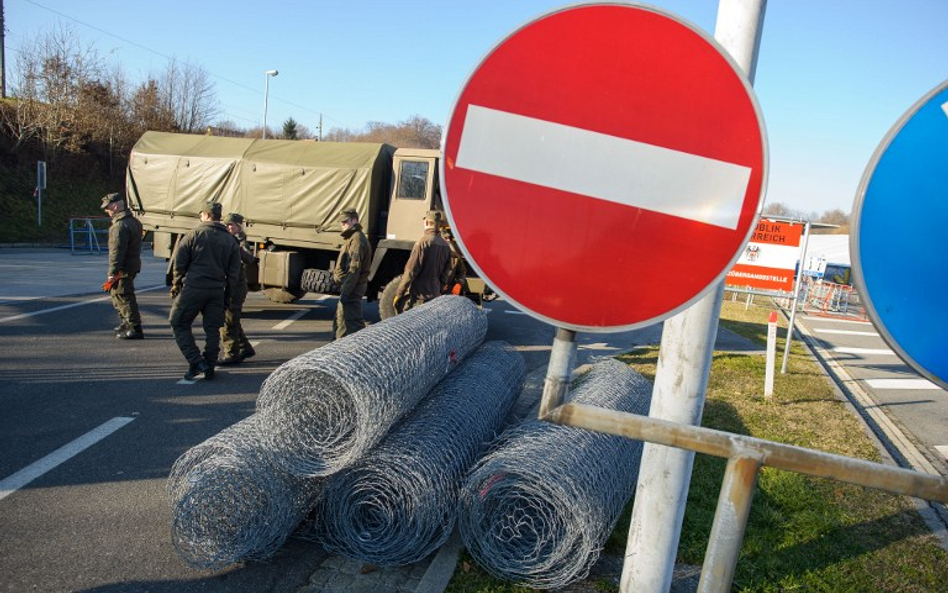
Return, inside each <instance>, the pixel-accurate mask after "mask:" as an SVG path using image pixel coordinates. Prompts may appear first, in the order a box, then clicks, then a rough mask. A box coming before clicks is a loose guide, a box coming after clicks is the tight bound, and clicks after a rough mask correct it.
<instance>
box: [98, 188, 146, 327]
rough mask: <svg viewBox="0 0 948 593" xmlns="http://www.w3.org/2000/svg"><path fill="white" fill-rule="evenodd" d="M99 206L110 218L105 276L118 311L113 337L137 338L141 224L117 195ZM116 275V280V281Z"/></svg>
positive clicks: (103, 200) (112, 195)
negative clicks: (137, 279) (107, 266)
mask: <svg viewBox="0 0 948 593" xmlns="http://www.w3.org/2000/svg"><path fill="white" fill-rule="evenodd" d="M102 209H103V210H105V211H106V212H108V213H109V216H111V217H112V225H111V226H110V227H109V275H108V278H106V283H109V282H113V281H114V283H113V284H112V288H111V289H109V295H110V296H111V297H112V305H113V306H114V307H115V310H116V311H118V314H119V325H118V326H117V327H116V328H115V337H116V338H119V339H122V340H141V339H142V338H144V337H145V333H144V332H143V331H142V318H141V314H140V313H139V312H138V299H136V298H135V276H137V275H138V273H139V272H141V271H142V223H141V222H139V221H138V219H137V218H135V217H134V216H132V212H131V211H130V210H127V209H126V208H125V200H123V199H122V196H121V195H120V194H109V195H107V196H105V197H104V198H102ZM116 276H118V279H117V280H116Z"/></svg>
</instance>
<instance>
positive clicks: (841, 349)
mask: <svg viewBox="0 0 948 593" xmlns="http://www.w3.org/2000/svg"><path fill="white" fill-rule="evenodd" d="M833 352H837V353H839V354H866V355H870V356H876V355H877V356H895V352H893V351H891V350H889V349H888V348H850V347H848V346H838V347H836V348H833Z"/></svg>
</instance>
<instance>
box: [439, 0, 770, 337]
mask: <svg viewBox="0 0 948 593" xmlns="http://www.w3.org/2000/svg"><path fill="white" fill-rule="evenodd" d="M443 149H444V158H443V159H442V164H441V167H442V169H441V178H442V192H443V194H444V201H445V208H446V210H447V212H448V216H449V219H450V221H451V224H452V226H453V228H454V230H455V233H456V235H457V236H458V238H459V242H460V243H461V247H462V249H463V250H464V252H465V253H466V255H467V257H468V258H469V260H470V261H471V263H472V264H473V266H474V268H475V269H476V270H477V271H478V273H479V274H480V276H481V277H483V278H484V279H485V280H486V281H487V282H488V284H490V285H491V286H492V287H494V288H495V290H497V291H498V292H499V293H500V294H502V295H503V296H504V297H506V298H507V299H508V300H510V301H512V302H513V303H514V304H515V305H516V306H518V307H519V308H521V309H523V310H525V311H527V312H528V313H530V314H531V315H533V316H534V317H537V318H539V319H542V320H544V321H548V322H550V323H552V324H554V325H557V326H559V327H566V328H571V329H575V330H587V331H619V330H624V329H632V328H635V327H641V326H644V325H648V324H651V323H653V322H655V321H657V320H659V319H663V318H665V317H668V316H671V315H673V314H675V313H677V312H679V311H681V310H683V309H685V308H686V307H688V306H689V305H690V304H692V303H693V302H695V301H696V300H698V299H699V298H700V297H701V296H702V295H703V294H705V293H706V292H707V290H709V289H710V288H711V287H712V286H714V285H716V284H717V283H718V282H719V281H720V280H721V279H722V278H723V276H724V274H725V272H726V270H728V269H730V267H731V265H732V264H733V263H734V262H735V260H736V259H737V257H738V255H739V254H740V252H741V251H742V249H743V247H744V244H745V243H746V242H747V239H748V237H749V236H750V234H751V232H752V231H753V230H754V228H755V227H756V225H757V214H758V211H759V207H760V202H761V199H762V193H763V188H764V186H765V183H766V161H767V157H766V139H765V134H764V129H763V122H762V117H761V114H760V110H759V108H758V105H757V102H756V99H755V97H754V94H753V90H752V89H751V86H750V84H749V82H748V81H747V79H746V77H744V75H743V74H742V72H741V71H740V69H739V68H738V67H737V66H736V65H735V63H734V62H733V61H732V60H731V58H730V56H728V55H727V53H726V52H725V51H724V50H723V49H722V48H721V47H720V46H719V45H717V43H716V42H715V41H714V40H713V39H712V38H711V37H710V36H708V35H707V34H706V33H704V32H702V31H701V30H699V29H697V28H695V27H694V26H692V25H690V24H689V23H687V22H684V21H682V20H679V19H678V18H676V17H673V16H671V15H669V14H667V13H664V12H662V11H659V10H657V9H654V8H650V7H645V6H637V5H627V4H585V5H577V6H572V7H567V8H564V9H561V10H557V11H554V12H551V13H548V14H546V15H543V16H541V17H539V18H537V19H536V20H534V21H531V22H529V23H527V24H526V25H524V26H522V27H521V28H520V29H518V30H516V31H514V32H513V33H512V34H510V35H509V36H508V37H507V38H506V39H504V40H502V41H501V42H500V43H499V44H498V45H497V46H496V47H495V48H494V49H493V50H491V51H490V52H489V53H488V55H487V56H486V57H484V58H483V60H482V61H481V63H480V64H479V65H478V66H477V68H476V69H475V70H474V72H473V73H472V74H471V75H470V77H469V79H468V80H467V82H466V83H465V84H464V86H463V88H462V89H461V91H460V93H459V96H458V98H457V100H456V102H455V105H454V108H453V110H452V112H451V115H450V118H449V120H448V124H447V127H446V132H445V138H444V146H443Z"/></svg>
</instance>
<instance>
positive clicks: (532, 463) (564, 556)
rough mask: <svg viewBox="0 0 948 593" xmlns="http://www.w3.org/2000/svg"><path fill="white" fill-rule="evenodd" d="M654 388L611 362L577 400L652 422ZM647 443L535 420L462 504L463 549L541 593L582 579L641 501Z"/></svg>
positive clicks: (473, 475)
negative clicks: (636, 498)
mask: <svg viewBox="0 0 948 593" xmlns="http://www.w3.org/2000/svg"><path fill="white" fill-rule="evenodd" d="M651 391H652V385H651V383H649V382H648V381H647V380H646V379H644V378H643V377H642V376H641V375H639V374H638V373H636V372H634V371H633V370H631V369H630V368H629V367H628V366H627V365H625V364H623V363H621V362H618V361H616V360H611V359H610V360H606V361H602V362H599V363H597V364H595V365H593V367H592V369H591V370H590V371H589V372H588V373H587V374H586V375H584V376H583V377H581V378H580V379H579V380H578V381H577V385H575V387H574V390H573V393H572V396H571V397H570V398H569V399H570V401H573V402H577V403H584V404H591V405H595V406H600V407H604V408H610V409H614V410H620V411H623V412H633V413H636V414H647V413H648V408H649V402H650V400H651ZM641 455H642V442H641V441H634V440H631V439H624V438H621V437H617V436H611V435H607V434H603V433H598V432H593V431H588V430H583V429H580V428H574V427H570V426H560V425H556V424H551V423H547V422H542V421H540V420H536V419H528V420H525V421H524V422H523V423H522V424H520V425H519V426H517V427H514V428H512V429H510V430H508V431H507V432H505V433H504V434H503V435H502V436H501V438H500V439H499V442H498V443H497V444H496V445H495V446H494V447H492V449H491V451H490V452H489V453H488V454H487V455H486V456H485V457H484V458H483V459H481V461H480V462H478V464H477V465H476V466H475V468H474V469H472V470H471V472H470V474H469V475H468V477H467V479H466V480H465V483H464V486H463V487H462V488H461V492H460V497H459V505H460V508H459V513H458V525H459V528H460V532H461V537H462V539H463V540H464V544H465V547H466V548H467V550H468V551H469V552H470V554H471V556H472V557H473V558H474V560H475V561H477V563H478V564H480V565H481V566H483V567H484V568H485V569H486V570H487V571H488V572H490V573H491V574H492V575H494V576H496V577H498V578H502V579H505V580H510V581H515V582H519V583H523V584H526V585H528V586H530V587H534V588H538V589H555V588H559V587H564V586H566V585H568V584H570V583H572V582H575V581H577V580H579V579H582V578H585V577H586V576H587V575H588V573H589V569H590V568H592V566H593V564H595V562H596V560H597V559H598V557H599V553H600V551H601V550H602V547H603V545H605V541H606V539H607V538H608V536H609V534H610V533H611V531H612V529H613V527H614V526H615V523H616V521H618V519H619V516H620V515H621V513H622V509H623V507H624V505H625V504H626V502H627V501H628V500H629V498H630V497H631V496H632V495H633V494H634V492H635V484H636V479H637V476H638V470H639V462H640V460H641Z"/></svg>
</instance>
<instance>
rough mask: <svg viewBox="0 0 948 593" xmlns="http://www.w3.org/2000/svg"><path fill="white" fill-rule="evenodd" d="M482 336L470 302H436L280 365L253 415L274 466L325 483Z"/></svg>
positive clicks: (482, 322)
mask: <svg viewBox="0 0 948 593" xmlns="http://www.w3.org/2000/svg"><path fill="white" fill-rule="evenodd" d="M486 333H487V317H486V315H485V314H484V313H483V312H482V311H479V310H478V309H477V306H476V305H474V303H472V302H471V301H470V300H469V299H467V298H464V297H459V296H451V295H447V296H442V297H439V298H437V299H435V300H433V301H431V302H429V303H426V304H424V305H422V306H420V307H416V308H414V309H411V310H409V311H407V312H405V313H403V314H401V315H397V316H395V317H391V318H389V319H386V320H385V321H382V322H381V323H377V324H374V325H371V326H369V327H367V328H366V329H364V330H361V331H359V332H356V333H354V334H351V335H349V336H346V337H345V338H343V339H341V340H337V341H335V342H331V343H330V344H328V345H326V346H323V347H322V348H317V349H316V350H313V351H311V352H308V353H306V354H302V355H300V356H297V357H296V358H294V359H292V360H290V361H288V362H286V363H284V364H283V365H281V366H280V367H279V368H277V369H276V370H275V371H274V372H273V373H272V374H271V375H270V376H269V377H268V378H267V380H266V381H265V382H264V383H263V386H262V387H261V389H260V396H259V398H258V399H257V410H258V411H261V412H266V420H265V422H266V430H265V435H264V438H265V440H266V442H267V445H268V446H269V447H270V448H271V449H272V450H273V451H274V454H275V456H276V458H277V460H278V461H279V462H280V463H282V464H284V466H285V467H286V468H287V469H288V470H289V471H291V472H293V473H294V474H297V475H300V476H314V477H316V476H326V475H329V474H332V473H334V472H336V471H338V470H339V469H341V468H343V467H345V466H346V465H349V464H351V463H352V462H353V461H355V460H356V459H358V458H359V457H360V456H362V455H363V454H365V453H366V452H367V451H368V450H369V449H370V448H371V447H372V446H373V445H375V444H376V443H377V442H378V441H379V439H381V438H382V437H383V436H385V434H386V433H388V431H389V429H390V428H391V427H392V425H394V424H395V423H396V422H397V421H398V420H399V419H400V418H401V417H402V416H404V415H405V414H406V413H407V412H409V411H410V410H411V409H412V408H414V407H415V405H416V404H417V403H418V402H419V400H421V398H422V397H424V395H425V394H427V393H428V391H430V390H431V388H432V387H434V385H435V384H437V383H438V381H440V380H441V379H442V378H444V377H445V375H447V374H448V372H449V371H450V370H452V369H453V368H454V367H455V366H457V364H458V363H459V362H460V361H461V360H462V359H464V357H465V356H467V355H468V354H469V353H470V352H472V351H473V350H474V349H475V348H476V347H477V346H478V345H479V344H480V343H481V342H482V341H483V339H484V335H485V334H486Z"/></svg>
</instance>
